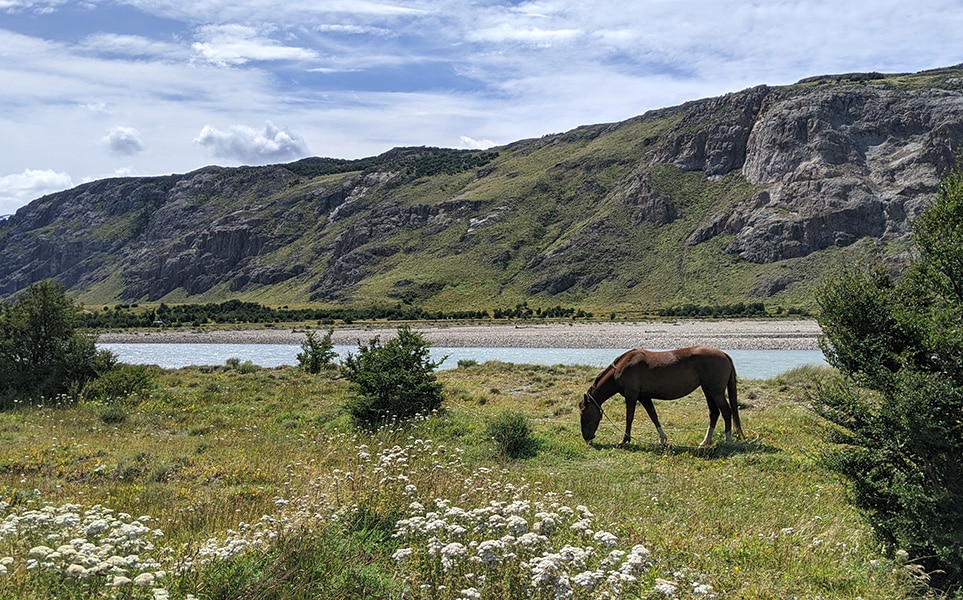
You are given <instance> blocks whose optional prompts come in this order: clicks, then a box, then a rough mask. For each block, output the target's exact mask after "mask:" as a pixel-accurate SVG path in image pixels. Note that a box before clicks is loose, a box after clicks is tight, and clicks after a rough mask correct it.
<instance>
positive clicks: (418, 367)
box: [342, 325, 447, 427]
mask: <svg viewBox="0 0 963 600" xmlns="http://www.w3.org/2000/svg"><path fill="white" fill-rule="evenodd" d="M429 347H430V344H429V342H428V341H427V340H425V339H424V337H422V336H421V335H420V334H418V333H414V332H412V331H411V328H410V327H408V326H407V325H404V326H402V327H399V328H398V334H397V336H396V337H394V338H392V339H390V340H388V342H386V343H385V344H383V345H382V343H381V339H380V337H375V338H374V339H372V340H371V341H370V342H369V343H368V344H363V343H359V344H358V354H357V355H355V354H348V356H346V357H345V359H344V361H343V364H342V373H343V374H344V377H345V378H346V379H347V380H348V381H350V382H351V387H352V394H351V398H350V399H349V401H348V405H347V408H348V412H349V413H350V414H351V418H352V420H354V422H355V423H356V424H358V425H360V426H363V427H376V426H379V425H382V424H384V423H386V422H388V421H389V420H390V419H392V418H402V419H404V418H408V417H412V416H414V415H418V414H425V413H429V412H431V411H433V410H436V409H437V408H439V407H440V406H441V401H442V396H441V391H442V384H441V383H440V382H439V381H438V380H437V379H436V377H435V373H434V371H435V369H436V368H438V366H439V365H441V363H442V362H444V360H445V359H442V360H441V361H439V362H437V363H436V362H433V361H432V360H431V356H430V355H429V352H428V349H429ZM446 358H447V357H446Z"/></svg>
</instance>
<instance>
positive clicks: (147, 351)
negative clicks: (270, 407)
mask: <svg viewBox="0 0 963 600" xmlns="http://www.w3.org/2000/svg"><path fill="white" fill-rule="evenodd" d="M97 347H98V348H101V349H104V350H109V351H111V352H113V353H114V354H115V355H116V356H117V358H118V360H120V361H121V362H124V363H129V364H148V365H157V366H160V367H163V368H165V369H177V368H180V367H187V366H191V365H223V364H225V363H226V362H227V360H228V359H230V358H237V359H239V360H240V361H241V362H246V361H250V362H252V363H254V364H256V365H258V366H261V367H278V366H282V365H296V364H297V363H298V361H297V355H298V353H299V352H300V351H301V347H300V346H299V345H293V344H190V343H170V344H167V343H147V344H145V343H100V344H97ZM334 350H335V351H336V352H337V353H338V355H339V358H343V357H344V356H345V355H347V354H348V353H357V352H358V347H357V346H345V345H335V347H334ZM726 352H728V353H729V355H730V356H732V360H733V362H734V363H735V365H736V372H738V373H739V376H740V377H742V378H747V379H768V378H770V377H775V376H776V375H779V374H781V373H784V372H786V371H788V370H790V369H793V368H796V367H801V366H804V365H825V364H826V362H825V359H824V358H823V354H822V352H820V351H819V350H726ZM430 353H431V358H432V360H434V361H439V360H441V359H442V358H443V357H445V356H447V358H446V359H445V360H444V362H443V363H442V364H441V366H440V367H439V369H452V368H455V367H457V366H458V362H459V361H462V360H474V361H476V362H478V363H483V362H486V361H490V360H497V361H501V362H507V363H516V364H535V365H587V366H592V367H599V368H601V367H604V366H606V365H608V364H609V363H611V362H612V360H613V359H614V358H616V357H617V356H618V355H619V354H620V353H621V351H619V350H613V349H611V348H445V347H434V346H432V347H431V348H430Z"/></svg>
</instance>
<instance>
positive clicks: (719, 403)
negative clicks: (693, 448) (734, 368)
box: [699, 387, 732, 448]
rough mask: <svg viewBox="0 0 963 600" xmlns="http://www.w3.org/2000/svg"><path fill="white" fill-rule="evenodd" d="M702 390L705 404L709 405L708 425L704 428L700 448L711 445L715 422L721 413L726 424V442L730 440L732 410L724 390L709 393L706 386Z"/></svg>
mask: <svg viewBox="0 0 963 600" xmlns="http://www.w3.org/2000/svg"><path fill="white" fill-rule="evenodd" d="M702 392H703V393H704V394H705V397H706V404H707V405H708V406H709V427H708V429H706V437H705V438H704V439H703V440H702V442H701V443H700V444H699V447H700V448H703V447H705V446H710V445H712V436H713V435H714V434H715V430H716V423H717V422H718V421H719V415H720V414H721V415H722V420H723V421H725V424H726V442H731V441H732V411H731V410H730V408H729V404H728V403H727V402H726V395H725V393H724V392H717V393H714V394H713V393H710V392H709V390H707V389H706V388H704V387H703V388H702Z"/></svg>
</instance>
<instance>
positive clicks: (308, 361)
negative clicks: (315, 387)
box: [298, 329, 338, 374]
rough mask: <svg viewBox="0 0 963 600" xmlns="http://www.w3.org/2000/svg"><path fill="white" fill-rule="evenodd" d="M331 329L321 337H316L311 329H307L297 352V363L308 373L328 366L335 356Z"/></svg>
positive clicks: (315, 372) (317, 371)
mask: <svg viewBox="0 0 963 600" xmlns="http://www.w3.org/2000/svg"><path fill="white" fill-rule="evenodd" d="M333 333H334V330H333V329H329V330H328V333H326V334H325V335H324V337H323V338H321V339H318V337H317V336H316V335H315V333H314V332H313V331H308V333H307V335H306V336H305V338H304V341H303V342H301V352H300V353H299V354H298V365H300V367H301V369H303V370H305V371H307V372H308V373H313V374H317V373H320V372H321V369H323V368H326V367H329V366H330V365H331V363H332V362H333V361H334V359H335V358H337V356H338V353H337V352H335V351H334V342H333V341H331V336H332V334H333Z"/></svg>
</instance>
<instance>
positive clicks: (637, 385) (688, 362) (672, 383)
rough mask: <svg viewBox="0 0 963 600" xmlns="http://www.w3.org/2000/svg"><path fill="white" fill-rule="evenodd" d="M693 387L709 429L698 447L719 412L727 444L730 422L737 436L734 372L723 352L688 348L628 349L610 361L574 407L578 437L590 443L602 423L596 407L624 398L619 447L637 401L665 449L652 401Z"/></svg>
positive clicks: (678, 395)
mask: <svg viewBox="0 0 963 600" xmlns="http://www.w3.org/2000/svg"><path fill="white" fill-rule="evenodd" d="M699 386H702V391H703V393H704V394H705V396H706V403H707V404H708V405H709V429H707V430H706V437H705V439H703V440H702V443H701V444H699V446H700V447H703V446H707V445H709V444H711V443H712V434H713V433H714V432H715V428H716V422H717V421H718V419H719V414H720V413H721V414H722V418H723V419H724V420H725V423H726V441H727V442H731V441H732V422H733V421H735V425H736V435H738V436H739V437H742V424H741V423H740V422H739V405H738V402H737V398H736V368H735V366H734V365H733V364H732V359H731V358H730V357H729V355H728V354H726V353H725V352H723V351H722V350H719V349H718V348H710V347H708V346H693V347H691V348H681V349H679V350H671V351H668V352H650V351H648V350H629V351H628V352H626V353H625V354H623V355H621V356H619V357H618V358H616V359H615V360H614V361H613V362H612V364H611V365H610V366H608V367H606V368H605V370H604V371H602V372H601V373H599V375H598V377H596V378H595V382H594V383H593V384H592V385H591V387H589V389H588V391H587V392H585V395H584V396H583V397H582V401H581V402H579V404H578V411H579V415H580V420H581V425H582V437H583V438H584V439H585V441H586V442H590V441H592V439H593V438H594V437H595V432H596V431H597V430H598V427H599V422H600V421H601V420H602V403H603V402H605V401H606V400H608V399H609V398H611V397H612V396H613V395H615V394H617V393H618V394H622V396H624V397H625V435H624V436H623V437H622V443H623V444H627V443H629V441H630V440H631V438H632V419H633V418H634V417H635V405H636V403H637V402H640V403H642V406H643V407H645V411H646V412H647V413H649V418H651V419H652V423H653V424H654V425H655V429H656V431H658V432H659V442H661V443H662V444H663V445H665V443H666V435H665V432H664V431H662V425H660V424H659V417H658V415H657V414H656V413H655V406H654V405H653V404H652V400H653V399H657V400H675V399H676V398H681V397H683V396H685V395H686V394H688V393H690V392H692V390H694V389H696V388H697V387H699ZM727 389H728V391H729V401H728V403H727V402H726V390H727Z"/></svg>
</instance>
